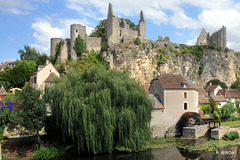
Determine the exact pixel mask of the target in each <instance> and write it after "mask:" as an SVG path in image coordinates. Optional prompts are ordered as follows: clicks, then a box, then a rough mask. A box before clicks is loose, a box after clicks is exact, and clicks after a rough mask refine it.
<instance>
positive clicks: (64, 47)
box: [51, 24, 102, 63]
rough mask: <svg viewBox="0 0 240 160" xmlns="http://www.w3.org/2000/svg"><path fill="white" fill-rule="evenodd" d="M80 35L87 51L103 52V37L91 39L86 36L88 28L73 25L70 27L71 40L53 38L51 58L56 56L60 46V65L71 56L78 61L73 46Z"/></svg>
mask: <svg viewBox="0 0 240 160" xmlns="http://www.w3.org/2000/svg"><path fill="white" fill-rule="evenodd" d="M78 35H79V36H80V37H81V38H82V39H83V40H84V41H85V43H86V49H87V50H92V49H94V50H95V51H100V50H101V42H102V38H101V37H89V36H87V34H86V26H83V25H81V24H72V25H71V26H70V39H68V38H66V39H62V38H51V56H53V57H54V56H55V54H56V45H57V44H59V47H60V49H59V50H60V53H59V54H60V55H59V60H60V63H62V62H65V60H66V59H67V58H68V56H69V55H71V57H72V58H73V59H77V55H76V52H75V50H74V49H73V46H74V43H75V40H76V38H77V37H78Z"/></svg>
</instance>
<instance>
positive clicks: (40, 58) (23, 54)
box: [18, 45, 48, 65]
mask: <svg viewBox="0 0 240 160" xmlns="http://www.w3.org/2000/svg"><path fill="white" fill-rule="evenodd" d="M24 50H25V51H24ZM24 50H23V49H19V51H18V53H19V54H20V59H21V60H26V61H28V62H30V61H35V62H36V64H37V65H44V64H45V63H46V60H47V59H48V56H47V55H46V54H45V53H43V54H40V53H39V52H37V51H36V50H35V48H31V47H30V46H28V45H25V46H24Z"/></svg>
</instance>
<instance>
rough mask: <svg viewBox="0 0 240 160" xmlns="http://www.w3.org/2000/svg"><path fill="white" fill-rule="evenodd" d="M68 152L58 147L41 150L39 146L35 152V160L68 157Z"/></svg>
mask: <svg viewBox="0 0 240 160" xmlns="http://www.w3.org/2000/svg"><path fill="white" fill-rule="evenodd" d="M66 154H67V153H66V150H65V149H64V148H63V147H61V148H56V147H46V148H39V147H38V146H37V150H36V151H35V152H34V155H33V158H34V159H43V160H44V159H50V158H56V157H59V156H64V155H66Z"/></svg>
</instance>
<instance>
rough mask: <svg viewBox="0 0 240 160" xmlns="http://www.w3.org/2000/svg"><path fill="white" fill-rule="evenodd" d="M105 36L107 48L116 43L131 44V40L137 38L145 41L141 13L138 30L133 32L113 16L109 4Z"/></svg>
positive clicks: (144, 22) (127, 25)
mask: <svg viewBox="0 0 240 160" xmlns="http://www.w3.org/2000/svg"><path fill="white" fill-rule="evenodd" d="M105 35H106V36H105V37H106V40H107V42H108V45H109V46H112V45H114V44H117V43H129V42H133V39H134V38H137V37H139V38H140V40H141V41H142V42H144V41H145V39H146V21H145V18H144V15H143V11H141V12H140V20H139V23H138V28H137V30H136V31H134V30H132V29H130V26H129V24H127V23H126V22H125V19H123V18H119V17H116V16H114V15H113V9H112V4H111V3H109V8H108V16H107V21H106V32H105Z"/></svg>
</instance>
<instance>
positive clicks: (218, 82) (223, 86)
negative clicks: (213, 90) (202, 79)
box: [206, 79, 228, 89]
mask: <svg viewBox="0 0 240 160" xmlns="http://www.w3.org/2000/svg"><path fill="white" fill-rule="evenodd" d="M210 83H212V85H220V86H221V87H222V88H223V89H226V88H228V87H227V85H226V83H224V82H221V81H220V80H219V79H213V80H210V81H208V82H207V85H206V87H207V86H209V84H210Z"/></svg>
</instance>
